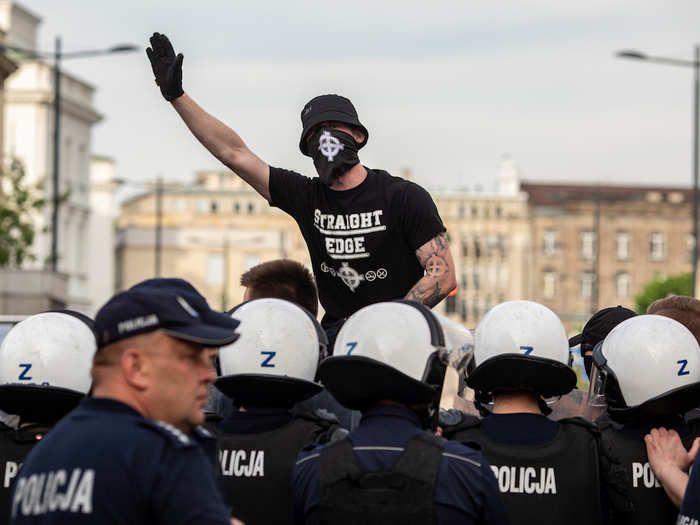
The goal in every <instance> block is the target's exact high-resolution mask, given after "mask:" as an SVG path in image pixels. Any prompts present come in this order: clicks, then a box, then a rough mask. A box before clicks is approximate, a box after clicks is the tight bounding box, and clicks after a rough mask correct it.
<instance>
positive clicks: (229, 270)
mask: <svg viewBox="0 0 700 525" xmlns="http://www.w3.org/2000/svg"><path fill="white" fill-rule="evenodd" d="M432 194H433V197H434V199H435V203H436V205H437V207H438V211H439V212H440V215H441V217H442V219H443V221H444V223H445V226H446V228H447V231H448V235H449V239H450V246H451V251H452V255H453V258H454V261H455V266H456V274H457V283H458V290H457V292H456V293H455V294H453V295H452V296H450V297H448V298H446V299H445V300H444V301H443V302H442V303H441V304H440V305H439V306H438V307H436V308H437V310H438V311H440V312H442V313H445V314H446V315H448V316H449V317H451V318H453V319H454V320H456V321H458V322H461V323H463V324H464V325H465V326H467V327H469V328H474V327H475V326H476V324H477V323H478V321H479V319H480V318H481V317H482V316H483V315H484V313H485V312H486V311H487V310H488V309H489V308H491V307H492V306H494V305H495V304H498V303H499V302H502V301H507V300H514V299H530V300H533V301H537V302H540V303H542V304H545V305H547V306H549V307H550V308H552V310H554V311H555V312H556V313H557V314H558V315H559V316H560V318H561V319H562V321H563V322H564V324H565V326H566V328H567V330H568V331H569V332H574V331H575V330H577V329H580V327H581V325H582V324H584V323H585V321H586V320H587V319H588V318H589V317H590V315H591V313H593V312H595V311H597V310H598V309H600V308H603V307H606V306H614V305H617V304H621V305H623V306H627V307H630V308H633V307H634V296H635V295H636V294H638V293H639V292H640V291H641V289H642V288H643V287H644V286H645V285H646V284H647V283H648V282H649V281H651V280H652V279H653V278H654V276H655V275H656V274H659V275H662V276H665V275H673V274H678V273H682V272H687V271H690V270H691V254H692V236H691V223H690V216H691V209H690V205H691V203H690V199H691V191H690V190H687V189H676V188H643V187H628V186H625V187H615V186H605V187H600V186H587V185H556V184H537V183H522V184H521V183H520V182H519V181H518V178H517V173H516V171H515V169H514V168H513V166H512V163H511V162H510V161H505V162H504V164H503V166H502V170H501V174H500V176H499V178H498V184H497V188H496V189H495V191H493V192H482V191H478V192H469V191H449V192H448V191H433V192H432ZM161 195H162V198H161V210H162V213H161V224H162V233H161V248H160V250H158V249H157V243H156V237H157V236H156V231H157V227H156V226H157V223H158V220H157V216H158V214H157V213H156V210H157V207H158V206H157V202H158V192H157V191H153V190H151V191H148V192H146V193H144V194H142V195H138V196H136V197H134V198H132V199H130V200H128V201H126V202H125V203H124V204H123V206H122V210H121V216H120V218H119V221H118V234H117V236H118V240H117V261H116V268H117V280H116V287H117V289H119V290H121V289H125V288H127V287H129V286H131V285H133V284H135V283H136V282H138V281H140V280H143V279H146V278H149V277H152V276H154V275H156V273H157V271H156V259H157V256H156V254H157V253H158V252H159V251H160V254H161V255H160V261H161V262H160V267H161V270H160V275H163V276H179V277H183V278H185V279H188V280H190V281H192V282H193V283H194V284H195V286H196V287H197V288H198V289H200V290H202V292H203V293H204V294H205V295H206V297H207V299H208V300H209V301H210V303H211V304H212V305H216V306H217V307H220V308H222V309H224V308H226V309H227V308H230V307H231V306H233V305H235V304H237V303H238V302H240V300H241V299H242V297H243V289H242V288H241V287H240V285H239V278H240V275H241V274H242V273H243V272H244V271H245V270H247V269H248V268H250V267H251V266H253V265H254V264H257V263H259V262H263V261H266V260H271V259H276V258H279V257H289V258H293V259H296V260H299V261H301V262H303V263H305V264H307V265H310V263H309V256H308V252H307V250H306V245H305V243H304V240H303V238H302V237H301V234H300V232H299V229H298V227H297V225H296V223H295V222H294V220H293V219H291V218H290V217H289V216H287V215H286V214H285V213H283V212H281V211H280V210H278V209H276V208H271V207H270V206H269V205H268V204H267V202H266V201H265V200H264V199H263V198H262V197H260V196H259V195H258V194H257V193H256V192H255V191H254V190H253V189H251V188H250V187H249V186H247V185H246V184H245V183H244V182H243V181H242V180H241V179H239V178H238V177H237V176H235V175H234V174H233V173H231V172H201V173H198V174H197V175H196V180H195V183H194V184H193V185H189V186H188V185H170V186H168V185H166V186H165V187H164V188H163V191H162V194H161ZM599 245H600V250H599Z"/></svg>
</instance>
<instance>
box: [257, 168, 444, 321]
mask: <svg viewBox="0 0 700 525" xmlns="http://www.w3.org/2000/svg"><path fill="white" fill-rule="evenodd" d="M270 205H271V206H275V207H277V208H280V209H281V210H283V211H285V212H287V213H288V214H289V215H291V216H292V217H293V218H294V220H295V221H296V222H297V224H298V225H299V229H300V230H301V234H302V235H303V236H304V240H305V241H306V245H307V247H308V249H309V255H310V256H311V264H312V266H313V271H314V275H315V277H316V283H317V285H318V294H319V299H320V301H321V305H323V308H324V309H325V311H326V315H325V316H324V318H323V324H324V325H325V326H328V325H329V324H331V323H333V322H334V321H336V320H338V319H343V318H345V317H348V316H349V315H350V314H352V313H353V312H355V311H357V310H359V309H360V308H362V307H363V306H366V305H368V304H372V303H377V302H381V301H391V300H394V299H401V298H403V297H404V296H405V295H406V294H407V293H408V291H409V290H410V289H411V288H412V287H413V285H414V284H416V282H418V281H419V280H420V279H421V277H423V267H422V266H421V265H420V263H419V262H418V259H417V258H416V254H415V251H416V250H417V249H418V248H420V247H421V246H422V245H423V244H425V243H426V242H428V241H429V240H430V239H432V238H433V237H435V236H436V235H437V234H439V233H441V232H444V231H445V227H444V226H443V224H442V220H441V219H440V215H439V214H438V211H437V208H436V207H435V203H434V202H433V199H432V198H431V197H430V194H428V192H427V191H425V190H424V189H423V188H421V187H420V186H418V185H417V184H414V183H413V182H410V181H407V180H404V179H402V178H400V177H392V176H391V175H389V174H388V173H387V172H385V171H381V170H371V169H368V172H367V178H366V179H365V180H364V181H363V182H362V183H361V184H360V185H358V186H356V187H355V188H352V189H349V190H344V191H337V190H332V189H330V188H328V187H327V186H325V185H323V184H321V182H320V181H319V180H318V178H308V177H304V176H303V175H300V174H299V173H296V172H294V171H289V170H283V169H279V168H272V167H271V168H270Z"/></svg>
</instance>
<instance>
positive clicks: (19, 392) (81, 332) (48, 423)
mask: <svg viewBox="0 0 700 525" xmlns="http://www.w3.org/2000/svg"><path fill="white" fill-rule="evenodd" d="M91 325H92V320H91V319H89V318H87V317H85V316H83V315H82V314H79V313H78V312H72V311H69V310H64V311H60V312H46V313H41V314H37V315H33V316H31V317H28V318H26V319H24V320H23V321H22V322H20V323H18V324H16V325H15V326H14V327H12V329H11V330H10V332H9V333H8V334H7V336H6V337H5V339H4V340H3V342H2V344H0V408H1V409H2V410H3V411H4V412H6V413H9V414H13V415H14V416H15V419H16V420H17V421H16V422H17V424H16V426H8V425H5V424H1V423H0V466H1V467H2V488H0V523H7V521H8V520H9V517H10V494H11V490H12V486H13V485H14V480H15V477H16V476H17V472H18V471H19V467H20V466H21V464H22V462H23V461H24V458H25V457H26V455H27V454H28V453H29V451H30V450H31V449H32V447H34V445H36V444H37V443H38V442H39V440H40V439H41V438H42V437H43V436H44V434H46V433H47V432H48V431H49V429H50V428H51V427H52V426H53V425H54V424H55V423H56V421H58V420H59V419H60V418H62V417H63V416H64V415H66V414H67V413H68V412H70V411H71V410H72V409H73V408H75V407H76V406H77V405H78V403H79V402H80V399H81V398H82V397H83V396H84V395H85V394H86V393H87V392H88V390H89V389H90V382H91V379H90V366H91V364H92V356H93V355H94V353H95V350H96V348H97V342H96V341H95V336H94V333H93V331H92V328H91Z"/></svg>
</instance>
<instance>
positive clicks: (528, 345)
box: [467, 301, 576, 402]
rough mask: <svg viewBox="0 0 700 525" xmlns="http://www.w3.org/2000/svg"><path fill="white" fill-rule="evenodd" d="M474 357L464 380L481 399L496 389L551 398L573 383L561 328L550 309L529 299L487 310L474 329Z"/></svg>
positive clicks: (574, 375) (573, 384)
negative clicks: (530, 392) (524, 392)
mask: <svg viewBox="0 0 700 525" xmlns="http://www.w3.org/2000/svg"><path fill="white" fill-rule="evenodd" d="M474 359H475V365H476V368H475V369H474V370H473V371H472V372H471V373H470V374H469V377H468V379H467V384H468V385H469V386H470V387H471V388H473V389H474V390H475V391H476V392H477V395H478V396H479V398H480V401H482V402H483V401H487V400H488V398H489V397H490V396H491V394H492V393H493V392H494V391H496V390H530V391H533V392H535V393H537V394H538V395H539V396H542V397H554V396H560V395H563V394H566V393H568V392H570V391H571V390H572V389H573V388H574V387H575V386H576V373H575V372H574V371H573V370H572V369H571V366H570V365H571V353H570V352H569V342H568V340H567V338H566V332H565V331H564V326H563V325H562V324H561V321H560V320H559V318H558V317H557V316H556V314H555V313H554V312H552V311H551V310H550V309H549V308H547V307H546V306H543V305H541V304H538V303H534V302H532V301H507V302H505V303H501V304H498V305H496V306H494V307H493V308H491V310H489V311H488V312H487V313H486V315H484V317H483V318H482V319H481V321H480V322H479V324H478V325H477V327H476V333H475V336H474Z"/></svg>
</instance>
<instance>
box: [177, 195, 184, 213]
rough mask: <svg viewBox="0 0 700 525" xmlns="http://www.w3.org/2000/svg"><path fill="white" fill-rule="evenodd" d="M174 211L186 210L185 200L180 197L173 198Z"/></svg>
mask: <svg viewBox="0 0 700 525" xmlns="http://www.w3.org/2000/svg"><path fill="white" fill-rule="evenodd" d="M175 211H178V212H183V211H187V201H186V200H185V199H183V198H182V197H178V198H177V199H175Z"/></svg>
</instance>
